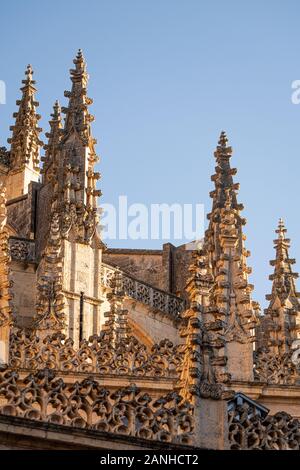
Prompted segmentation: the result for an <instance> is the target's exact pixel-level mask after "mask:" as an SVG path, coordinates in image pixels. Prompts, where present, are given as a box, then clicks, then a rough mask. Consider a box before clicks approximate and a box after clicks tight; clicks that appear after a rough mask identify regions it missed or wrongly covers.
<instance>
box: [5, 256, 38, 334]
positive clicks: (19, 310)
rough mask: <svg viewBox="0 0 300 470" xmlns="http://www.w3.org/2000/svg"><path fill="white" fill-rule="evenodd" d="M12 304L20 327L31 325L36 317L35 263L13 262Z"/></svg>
mask: <svg viewBox="0 0 300 470" xmlns="http://www.w3.org/2000/svg"><path fill="white" fill-rule="evenodd" d="M11 279H12V282H13V285H12V294H13V299H12V304H13V312H14V314H15V315H16V320H17V324H18V325H19V326H20V327H28V326H30V325H31V322H32V319H33V317H34V315H35V303H36V266H35V264H33V263H27V262H19V261H12V263H11Z"/></svg>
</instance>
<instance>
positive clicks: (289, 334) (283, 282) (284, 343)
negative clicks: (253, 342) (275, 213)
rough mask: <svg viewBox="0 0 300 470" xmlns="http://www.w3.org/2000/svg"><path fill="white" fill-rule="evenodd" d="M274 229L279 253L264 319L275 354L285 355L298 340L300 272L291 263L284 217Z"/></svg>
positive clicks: (273, 261)
mask: <svg viewBox="0 0 300 470" xmlns="http://www.w3.org/2000/svg"><path fill="white" fill-rule="evenodd" d="M275 232H276V233H277V238H276V239H275V240H274V248H275V250H276V256H275V259H274V260H271V261H270V265H271V266H274V273H273V274H271V275H270V276H269V279H270V280H271V281H272V291H271V294H269V295H266V299H267V300H268V301H269V306H268V308H267V309H266V310H265V319H266V320H265V321H266V322H267V321H269V322H270V321H271V323H270V324H269V326H268V328H267V329H266V332H265V335H266V338H267V340H268V345H269V347H270V348H271V351H272V352H273V353H274V354H282V353H285V352H287V351H288V350H289V349H290V347H291V344H292V342H293V341H294V340H295V339H297V335H298V330H299V326H297V325H298V323H299V319H300V303H299V293H298V292H297V290H296V285H295V279H296V278H297V277H298V274H297V273H294V272H293V271H292V268H291V265H293V264H295V259H293V258H290V257H289V248H290V239H289V238H286V232H287V230H286V228H285V225H284V222H283V220H282V219H279V223H278V228H277V230H275Z"/></svg>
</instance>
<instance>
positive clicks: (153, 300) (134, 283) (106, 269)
mask: <svg viewBox="0 0 300 470" xmlns="http://www.w3.org/2000/svg"><path fill="white" fill-rule="evenodd" d="M117 269H118V268H114V267H112V266H109V265H107V264H104V263H103V264H102V272H101V283H102V285H104V286H105V287H110V286H111V279H112V278H113V276H114V273H115V272H116V270H117ZM119 271H120V272H121V273H122V278H123V287H124V291H125V293H126V295H128V297H131V298H132V299H135V300H138V301H139V302H142V303H144V304H146V305H149V306H150V307H152V308H153V309H155V310H159V311H161V312H164V313H167V314H169V315H171V316H172V317H173V318H175V319H177V318H179V315H180V313H181V312H182V311H183V310H184V309H185V307H186V305H185V300H184V299H181V298H180V297H177V296H176V295H173V294H170V293H168V292H165V291H163V290H161V289H158V288H156V287H153V286H151V285H150V284H147V283H146V282H142V281H139V280H137V279H135V278H134V277H132V276H130V275H129V274H127V273H124V272H122V271H121V270H119Z"/></svg>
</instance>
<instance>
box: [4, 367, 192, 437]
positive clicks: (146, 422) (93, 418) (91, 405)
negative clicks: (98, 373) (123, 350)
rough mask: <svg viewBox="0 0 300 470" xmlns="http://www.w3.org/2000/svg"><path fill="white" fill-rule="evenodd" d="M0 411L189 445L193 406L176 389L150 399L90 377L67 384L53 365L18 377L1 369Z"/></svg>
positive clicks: (142, 393)
mask: <svg viewBox="0 0 300 470" xmlns="http://www.w3.org/2000/svg"><path fill="white" fill-rule="evenodd" d="M0 402H1V407H0V414H3V415H9V416H18V417H24V418H27V419H31V420H37V421H44V422H49V423H55V424H60V425H64V426H73V427H78V428H90V429H94V430H98V431H106V432H111V433H114V434H124V435H127V436H135V437H141V438H144V439H151V440H158V441H164V442H174V443H182V444H189V442H190V439H191V434H192V432H193V424H192V419H191V412H192V406H191V405H190V404H188V403H186V402H184V401H183V400H182V398H181V397H179V396H178V395H177V394H176V393H174V392H173V393H169V394H168V395H166V396H162V397H159V398H158V399H154V398H152V397H150V396H149V395H148V394H146V393H144V392H142V391H140V390H139V389H138V388H137V387H136V386H135V385H132V386H130V387H127V388H123V389H119V390H116V391H111V390H109V389H107V388H105V387H103V386H102V385H101V384H100V383H99V382H98V381H97V380H95V379H94V378H93V377H88V378H86V379H84V380H82V381H76V382H75V383H66V382H65V381H64V380H63V379H62V378H59V377H56V376H55V374H54V372H53V371H51V370H47V369H45V370H43V371H40V372H37V373H35V374H30V375H28V376H27V377H26V378H25V379H23V380H20V379H19V376H18V373H17V372H15V371H12V370H7V371H6V372H4V373H2V374H0Z"/></svg>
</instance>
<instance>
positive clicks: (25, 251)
mask: <svg viewBox="0 0 300 470" xmlns="http://www.w3.org/2000/svg"><path fill="white" fill-rule="evenodd" d="M9 248H10V255H11V258H12V260H14V261H24V262H27V263H34V262H35V242H34V241H33V240H28V239H26V238H19V237H10V238H9Z"/></svg>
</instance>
